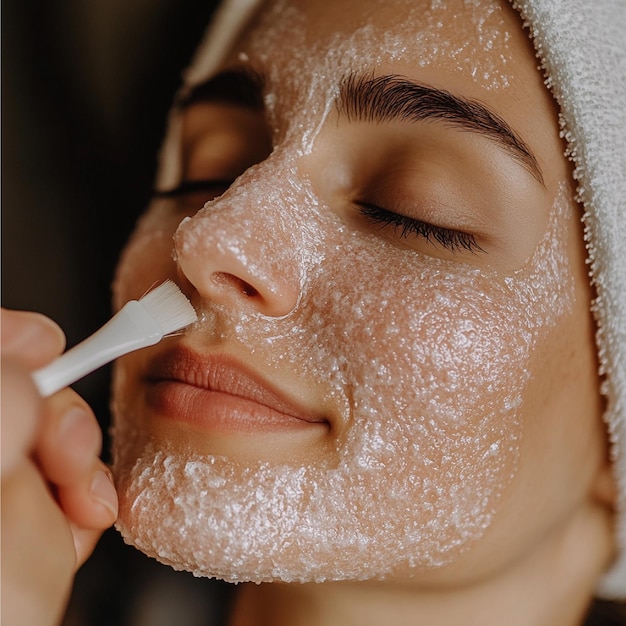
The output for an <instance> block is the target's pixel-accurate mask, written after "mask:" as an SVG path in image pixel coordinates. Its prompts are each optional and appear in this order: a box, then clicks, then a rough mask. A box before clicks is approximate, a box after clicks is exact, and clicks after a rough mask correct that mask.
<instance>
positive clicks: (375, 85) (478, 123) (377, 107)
mask: <svg viewBox="0 0 626 626" xmlns="http://www.w3.org/2000/svg"><path fill="white" fill-rule="evenodd" d="M336 105H337V109H338V111H339V113H340V114H342V115H345V116H346V117H347V118H348V119H349V120H359V121H364V122H377V123H380V122H394V121H400V122H406V121H409V122H421V121H428V120H437V121H442V122H444V123H446V124H449V125H450V126H453V127H455V128H459V129H461V130H463V131H468V132H473V133H478V134H480V135H483V136H484V137H487V138H488V139H490V140H491V141H494V142H495V143H496V144H498V145H499V146H500V147H501V148H503V149H504V150H505V151H506V152H508V153H509V154H510V155H511V156H512V157H513V158H514V159H515V160H516V161H518V162H519V163H520V164H521V165H522V166H523V167H525V168H526V169H527V170H528V171H529V172H530V173H531V174H532V175H533V176H534V177H535V178H536V179H537V180H538V181H539V182H540V183H541V184H542V185H544V186H545V184H544V179H543V174H542V172H541V168H540V167H539V163H538V161H537V158H536V157H535V155H534V154H533V152H532V150H531V149H530V148H529V147H528V145H527V144H526V143H525V142H524V141H523V140H522V139H521V137H519V135H517V133H515V131H514V130H513V129H512V128H511V127H510V126H509V125H508V124H507V122H506V121H505V120H503V119H502V118H501V117H500V116H499V115H498V114H497V113H495V112H494V111H492V110H491V109H489V108H488V107H487V106H485V105H484V104H482V103H480V102H478V101H476V100H470V99H466V98H463V97H460V96H456V95H454V94H452V93H450V92H448V91H444V90H442V89H436V88H434V87H430V86H428V85H424V84H421V83H417V82H414V81H412V80H409V79H408V78H406V77H404V76H399V75H384V76H373V75H365V76H364V75H358V74H348V75H347V76H345V77H344V78H343V79H342V81H341V83H340V86H339V96H338V98H337V101H336Z"/></svg>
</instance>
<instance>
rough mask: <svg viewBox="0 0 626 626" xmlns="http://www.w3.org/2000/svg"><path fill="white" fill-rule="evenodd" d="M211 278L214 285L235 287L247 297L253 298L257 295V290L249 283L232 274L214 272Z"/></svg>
mask: <svg viewBox="0 0 626 626" xmlns="http://www.w3.org/2000/svg"><path fill="white" fill-rule="evenodd" d="M212 279H213V282H214V283H215V285H216V286H218V287H220V288H221V287H226V288H228V289H235V290H236V291H238V292H239V293H241V294H243V295H244V296H246V297H248V298H254V297H255V296H258V295H259V292H258V291H257V290H256V289H255V288H254V287H253V286H252V285H251V284H250V283H247V282H246V281H245V280H242V279H241V278H239V277H238V276H235V275H233V274H228V273H227V272H214V274H213V276H212Z"/></svg>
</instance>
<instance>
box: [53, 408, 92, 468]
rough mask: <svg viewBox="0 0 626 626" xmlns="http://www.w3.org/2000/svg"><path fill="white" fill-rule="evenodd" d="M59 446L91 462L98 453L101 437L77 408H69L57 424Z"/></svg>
mask: <svg viewBox="0 0 626 626" xmlns="http://www.w3.org/2000/svg"><path fill="white" fill-rule="evenodd" d="M59 437H60V438H61V444H62V445H63V446H64V447H65V448H66V449H67V450H72V452H73V454H74V455H75V456H76V457H79V458H84V459H86V460H91V458H92V457H93V456H94V455H97V454H98V453H99V452H100V446H101V442H102V435H101V434H100V430H99V429H98V427H97V426H96V425H95V423H94V420H93V418H92V416H91V415H89V413H87V411H85V409H83V408H82V407H79V406H74V407H72V408H70V409H69V410H68V411H67V413H65V415H63V417H62V418H61V423H60V424H59Z"/></svg>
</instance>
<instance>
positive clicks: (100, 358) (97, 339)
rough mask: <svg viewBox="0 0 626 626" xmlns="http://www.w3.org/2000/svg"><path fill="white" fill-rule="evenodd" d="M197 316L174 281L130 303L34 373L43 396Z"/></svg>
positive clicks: (150, 342) (187, 322) (159, 338)
mask: <svg viewBox="0 0 626 626" xmlns="http://www.w3.org/2000/svg"><path fill="white" fill-rule="evenodd" d="M196 319H197V316H196V312H195V311H194V309H193V307H192V306H191V304H190V303H189V300H187V298H186V297H185V295H184V294H183V292H182V291H181V290H180V289H179V288H178V286H177V285H176V284H174V283H173V282H172V281H171V280H168V281H166V282H164V283H163V284H162V285H159V286H158V287H156V288H155V289H153V290H152V291H151V292H149V293H148V294H146V295H145V296H144V297H143V298H141V300H131V301H130V302H127V303H126V304H125V305H124V306H123V307H122V308H121V309H120V310H119V311H118V312H117V313H116V314H115V315H114V316H113V317H112V318H111V319H110V320H109V321H108V322H107V323H106V324H105V325H104V326H103V327H102V328H100V330H97V331H96V332H95V333H94V334H93V335H91V337H88V338H87V339H85V340H84V341H83V342H81V343H79V344H78V345H77V346H74V347H73V348H72V349H71V350H68V351H67V352H66V353H65V354H63V355H61V356H60V357H59V358H58V359H56V360H54V361H52V363H50V364H49V365H46V366H45V367H42V368H41V369H39V370H37V371H36V372H34V373H33V380H34V381H35V385H36V386H37V389H39V392H40V393H41V395H42V396H49V395H52V394H53V393H55V392H57V391H59V390H60V389H63V387H67V385H71V384H72V383H74V382H76V381H77V380H79V379H80V378H83V376H86V375H87V374H89V373H90V372H93V371H94V370H96V369H98V368H99V367H101V366H102V365H106V364H107V363H110V362H111V361H113V360H114V359H117V358H118V357H120V356H123V355H124V354H128V353H129V352H133V351H134V350H138V349H139V348H145V347H146V346H152V345H154V344H155V343H158V342H159V341H161V339H163V337H164V336H165V335H169V334H171V333H173V332H176V331H177V330H181V329H182V328H184V327H185V326H188V325H189V324H191V323H193V322H195V321H196Z"/></svg>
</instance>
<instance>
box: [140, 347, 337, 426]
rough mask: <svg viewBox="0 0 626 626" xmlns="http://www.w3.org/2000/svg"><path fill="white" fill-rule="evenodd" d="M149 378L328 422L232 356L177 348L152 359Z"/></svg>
mask: <svg viewBox="0 0 626 626" xmlns="http://www.w3.org/2000/svg"><path fill="white" fill-rule="evenodd" d="M146 378H147V380H148V381H151V382H165V381H172V382H179V383H185V384H187V385H191V386H194V387H199V388H201V389H206V390H209V391H218V392H221V393H226V394H230V395H232V396H237V397H240V398H243V399H246V400H250V401H252V402H256V403H258V404H261V405H263V406H266V407H269V408H271V409H274V410H276V411H280V412H281V413H284V414H286V415H290V416H292V417H295V418H297V419H300V420H303V421H306V422H327V421H328V420H327V419H326V418H325V417H322V416H321V415H319V414H316V413H315V412H314V411H312V410H309V409H307V408H306V407H304V406H302V405H301V404H300V403H298V402H295V401H293V400H291V399H290V398H288V397H286V395H285V394H283V393H282V392H280V391H279V390H277V389H275V388H274V387H273V386H272V385H271V384H269V383H268V382H267V381H265V380H264V379H263V378H262V377H261V376H260V375H258V374H256V373H255V372H253V371H251V370H249V369H247V368H246V367H245V366H244V365H242V364H241V363H239V362H238V361H237V360H236V359H234V358H232V357H230V356H225V355H217V354H212V355H201V354H198V353H196V352H195V351H193V350H192V349H190V348H187V347H183V346H179V347H175V348H172V349H170V350H168V351H167V352H165V353H164V354H162V355H161V356H159V357H157V358H156V359H155V360H153V361H152V363H151V365H150V367H149V368H148V371H147V377H146Z"/></svg>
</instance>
